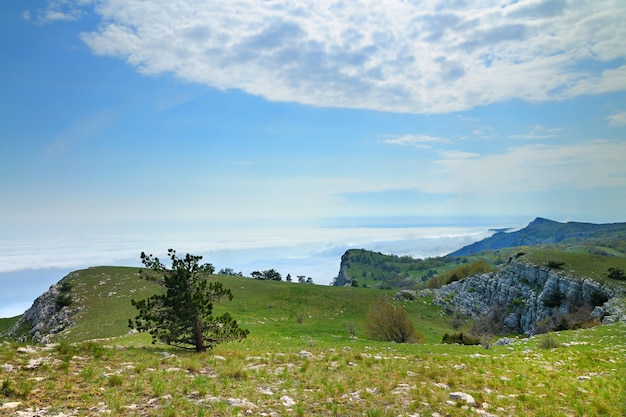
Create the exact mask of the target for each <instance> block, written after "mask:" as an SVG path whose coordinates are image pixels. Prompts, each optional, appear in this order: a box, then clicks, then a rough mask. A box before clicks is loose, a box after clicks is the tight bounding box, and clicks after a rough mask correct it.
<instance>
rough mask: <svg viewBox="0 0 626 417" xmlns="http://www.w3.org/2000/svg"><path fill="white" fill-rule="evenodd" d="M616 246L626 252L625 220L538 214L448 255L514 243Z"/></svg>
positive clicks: (519, 244)
mask: <svg viewBox="0 0 626 417" xmlns="http://www.w3.org/2000/svg"><path fill="white" fill-rule="evenodd" d="M598 243H601V245H600V246H608V247H615V249H617V250H618V251H620V252H621V253H622V254H623V253H626V250H625V249H626V223H608V224H594V223H578V222H567V223H559V222H556V221H553V220H548V219H544V218H541V217H537V218H536V219H535V220H533V221H532V222H531V223H530V224H528V226H526V227H525V228H523V229H521V230H518V231H515V232H506V231H498V232H496V233H495V234H494V235H493V236H491V237H488V238H486V239H483V240H481V241H479V242H475V243H472V244H471V245H467V246H465V247H463V248H461V249H459V250H457V251H454V252H452V253H450V254H449V255H448V256H466V255H470V254H475V253H478V252H482V251H487V250H499V249H504V248H510V247H516V246H537V245H555V244H559V245H565V244H567V245H575V244H585V245H596V244H598Z"/></svg>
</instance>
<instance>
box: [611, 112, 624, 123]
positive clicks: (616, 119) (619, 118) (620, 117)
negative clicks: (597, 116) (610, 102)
mask: <svg viewBox="0 0 626 417" xmlns="http://www.w3.org/2000/svg"><path fill="white" fill-rule="evenodd" d="M607 120H608V121H609V126H626V111H622V112H617V113H613V114H612V115H610V116H609V117H607Z"/></svg>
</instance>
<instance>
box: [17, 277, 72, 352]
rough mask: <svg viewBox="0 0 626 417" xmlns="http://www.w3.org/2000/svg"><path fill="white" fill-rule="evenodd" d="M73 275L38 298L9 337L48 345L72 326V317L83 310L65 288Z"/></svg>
mask: <svg viewBox="0 0 626 417" xmlns="http://www.w3.org/2000/svg"><path fill="white" fill-rule="evenodd" d="M72 274H73V273H70V274H69V275H68V276H66V277H65V278H63V279H62V280H61V281H59V282H58V283H56V284H54V285H52V286H51V287H50V289H48V291H46V292H45V293H43V294H42V295H40V296H39V297H37V299H36V300H35V301H34V302H33V305H32V306H31V307H30V308H29V309H28V310H26V312H24V314H23V315H22V317H21V318H20V319H19V320H18V322H17V323H15V325H14V326H13V327H12V328H11V329H10V330H9V331H8V332H7V336H19V337H20V338H22V339H24V338H27V337H28V338H32V340H33V341H35V342H40V343H48V342H50V340H51V337H52V336H53V335H54V334H57V333H60V332H61V331H63V330H65V329H66V328H68V327H70V326H72V324H73V322H72V320H71V318H72V316H73V315H74V314H76V313H77V312H79V311H80V310H81V307H80V306H78V305H76V304H74V303H73V302H72V299H71V297H70V296H69V294H68V291H67V289H68V288H69V287H66V286H65V285H67V281H68V280H69V279H70V278H71V277H72ZM25 330H26V331H25ZM25 333H28V336H26V334H25Z"/></svg>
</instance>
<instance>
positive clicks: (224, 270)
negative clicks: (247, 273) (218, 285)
mask: <svg viewBox="0 0 626 417" xmlns="http://www.w3.org/2000/svg"><path fill="white" fill-rule="evenodd" d="M217 275H230V276H233V277H242V276H243V273H242V272H241V271H240V272H235V270H234V269H233V268H222V269H220V270H219V271H217Z"/></svg>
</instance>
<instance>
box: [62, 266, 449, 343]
mask: <svg viewBox="0 0 626 417" xmlns="http://www.w3.org/2000/svg"><path fill="white" fill-rule="evenodd" d="M210 279H217V280H219V281H220V282H222V284H223V285H224V286H225V287H227V288H229V289H230V290H231V291H232V293H233V295H234V298H233V300H232V301H223V302H219V303H216V304H215V306H214V314H222V313H223V312H226V311H227V312H229V313H231V315H232V316H233V317H234V318H235V319H236V320H237V321H238V322H239V323H240V325H241V326H242V327H244V328H247V329H249V330H250V332H251V335H250V337H252V338H254V337H256V335H259V334H263V335H265V336H271V337H272V338H278V339H284V340H289V339H293V340H300V339H302V338H305V339H310V340H312V341H315V340H333V339H334V338H337V337H346V336H348V335H349V334H350V329H353V331H354V333H355V335H356V336H357V337H363V335H364V328H363V321H364V319H365V317H366V313H367V309H368V308H369V306H370V305H371V304H372V303H374V302H375V301H376V300H378V299H380V298H381V297H386V298H391V297H392V296H393V294H394V293H395V291H391V290H378V289H373V288H352V287H328V286H319V285H308V284H299V283H288V282H277V281H260V280H253V279H249V278H242V277H235V276H212V277H211V278H210ZM65 280H66V281H68V282H70V283H71V284H72V289H71V290H70V291H69V292H68V294H70V295H71V297H72V300H73V304H72V306H71V308H80V311H79V312H78V313H77V314H76V315H75V316H74V320H75V321H76V325H75V326H73V327H71V328H69V329H67V330H66V331H64V332H62V333H61V334H59V335H56V336H55V337H54V340H58V341H60V340H65V341H69V342H81V341H85V340H91V339H102V338H111V337H119V336H123V335H126V334H127V333H128V332H129V328H128V320H129V319H131V318H134V317H135V316H136V314H137V311H136V309H135V308H134V307H133V306H132V305H131V299H136V300H139V299H143V298H146V297H148V296H149V295H151V294H153V293H154V291H157V290H158V287H157V286H156V285H155V284H154V283H152V282H149V281H146V280H143V279H141V278H140V277H139V275H138V268H126V267H94V268H88V269H84V270H80V271H75V272H73V273H72V274H70V276H68V277H67V278H66V279H65ZM404 305H405V308H406V310H407V312H408V313H409V316H410V317H411V319H412V320H413V321H414V322H415V324H416V326H417V328H418V329H420V330H421V331H422V332H423V333H425V335H426V338H427V341H429V342H438V341H440V340H441V337H442V336H443V334H444V333H446V332H450V331H451V325H450V324H449V318H446V317H444V316H443V315H442V314H441V308H440V307H436V306H433V305H432V304H431V303H430V300H427V299H420V300H418V301H416V302H406V303H404Z"/></svg>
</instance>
